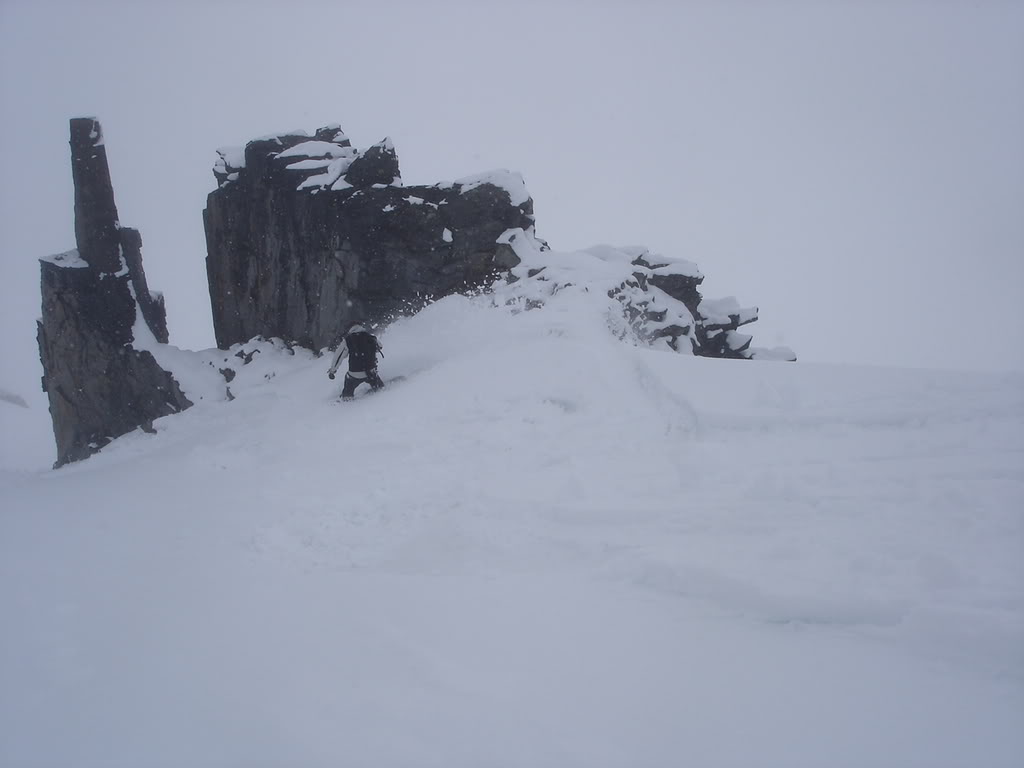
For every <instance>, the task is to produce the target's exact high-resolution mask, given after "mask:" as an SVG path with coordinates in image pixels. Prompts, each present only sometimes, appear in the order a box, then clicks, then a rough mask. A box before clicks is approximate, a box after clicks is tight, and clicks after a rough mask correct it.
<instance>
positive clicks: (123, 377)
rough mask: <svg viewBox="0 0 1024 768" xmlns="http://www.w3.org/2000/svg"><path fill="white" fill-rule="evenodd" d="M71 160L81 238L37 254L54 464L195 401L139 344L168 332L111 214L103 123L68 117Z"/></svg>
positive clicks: (126, 235) (135, 243) (134, 235)
mask: <svg viewBox="0 0 1024 768" xmlns="http://www.w3.org/2000/svg"><path fill="white" fill-rule="evenodd" d="M71 168H72V176H73V179H74V184H75V239H76V241H77V245H78V248H77V249H76V250H72V251H68V252H67V253H62V254H58V255H56V256H50V257H47V258H44V259H41V260H40V266H41V270H42V274H41V284H42V298H43V307H42V309H43V312H42V319H41V320H40V321H39V325H38V334H37V337H38V341H39V354H40V358H41V360H42V363H43V389H44V390H45V391H46V393H47V395H48V397H49V401H50V416H51V418H52V419H53V433H54V438H55V439H56V443H57V461H56V463H55V465H54V466H55V467H59V466H61V465H63V464H66V463H68V462H70V461H76V460H78V459H83V458H86V457H88V456H90V455H91V454H93V453H95V452H96V451H98V450H99V449H100V448H102V447H103V446H104V445H106V444H107V443H108V442H110V441H111V440H112V439H113V438H115V437H118V436H120V435H123V434H126V433H128V432H131V431H132V430H134V429H136V428H138V427H140V426H142V427H149V426H150V425H151V423H152V421H153V419H156V418H159V417H160V416H166V415H168V414H171V413H176V412H178V411H181V410H183V409H185V408H188V407H189V406H190V405H192V403H191V402H190V401H189V400H188V398H186V397H185V395H184V394H183V393H182V391H181V389H180V387H179V386H178V383H177V382H176V381H175V380H174V378H173V377H172V376H171V374H170V373H168V372H167V371H165V370H164V369H162V368H161V367H160V366H159V365H158V364H157V362H156V359H155V358H154V357H153V354H152V353H151V352H150V351H148V350H147V349H146V348H147V347H148V348H153V347H154V346H155V345H157V344H159V343H161V342H163V343H166V341H167V330H166V319H165V314H164V306H163V301H162V299H161V298H159V297H156V298H154V297H153V296H152V295H151V294H150V293H149V289H148V287H147V285H146V279H145V274H144V273H143V271H142V250H141V247H142V240H141V236H140V235H139V233H138V232H137V231H135V230H132V229H122V227H121V225H120V222H119V221H118V217H117V207H116V206H115V204H114V191H113V187H112V185H111V182H110V170H109V168H108V166H107V155H106V148H105V147H104V144H103V132H102V129H101V128H100V124H99V122H98V121H96V120H94V119H92V118H75V119H73V120H71Z"/></svg>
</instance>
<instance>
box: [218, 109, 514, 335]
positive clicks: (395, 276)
mask: <svg viewBox="0 0 1024 768" xmlns="http://www.w3.org/2000/svg"><path fill="white" fill-rule="evenodd" d="M219 154H220V160H219V161H218V163H217V165H216V167H215V168H214V174H215V176H216V178H217V180H218V182H219V183H220V186H219V188H218V189H217V190H215V191H214V192H212V193H210V195H209V197H208V199H207V207H206V210H205V211H204V223H205V227H206V242H207V259H206V267H207V276H208V278H209V285H210V299H211V302H212V305H213V320H214V331H215V334H216V338H217V345H218V346H219V347H221V348H226V347H228V346H230V345H232V344H235V343H239V342H244V341H247V340H248V339H250V338H252V337H254V336H257V335H261V336H264V337H279V338H281V339H285V340H288V341H291V342H296V343H299V344H301V345H303V346H306V347H310V348H312V349H320V348H323V347H324V346H328V345H330V344H331V343H332V342H334V341H335V340H336V339H337V338H338V337H339V336H340V334H341V333H342V332H343V331H344V329H345V328H346V327H347V326H348V324H349V323H350V322H351V321H353V320H354V319H357V318H362V319H367V320H371V321H372V320H377V319H383V318H385V317H387V316H390V315H393V314H394V313H396V312H402V311H406V310H408V309H412V308H415V306H416V305H417V304H419V303H420V302H422V301H424V300H426V299H427V298H429V297H440V296H444V295H447V294H451V293H455V292H459V291H465V290H468V289H472V288H476V287H480V286H483V285H485V284H487V283H488V282H489V281H490V280H491V279H492V278H493V276H494V275H495V273H496V272H497V271H499V270H501V269H507V268H508V267H510V266H513V265H514V264H515V263H517V262H518V259H517V258H516V257H515V254H514V253H513V252H512V251H511V249H509V248H507V247H506V246H502V245H500V244H498V243H496V242H495V241H496V240H497V239H498V237H499V236H500V235H501V234H502V233H503V232H505V231H506V230H508V229H511V228H516V227H519V228H523V229H532V226H533V201H532V200H531V199H530V198H529V196H528V195H527V194H526V192H525V187H524V186H523V184H522V179H521V178H520V177H518V175H517V174H510V173H508V172H495V173H493V174H489V175H483V176H480V177H474V178H470V179H462V180H460V181H458V182H455V183H450V184H443V185H435V186H419V187H403V186H401V179H400V175H399V167H398V157H397V155H396V154H395V150H394V147H393V146H392V145H391V142H390V141H389V140H387V139H385V140H384V141H382V142H380V143H379V144H376V145H374V146H373V147H371V148H370V149H368V150H367V151H365V152H362V153H360V152H358V151H356V150H355V149H353V148H352V146H351V144H350V142H349V140H348V139H347V138H346V137H345V134H344V133H343V132H342V131H341V129H340V128H339V127H338V126H330V127H328V128H322V129H320V130H319V131H317V133H316V134H315V135H314V136H313V137H309V136H303V135H294V134H293V135H284V136H275V137H271V138H267V139H258V140H256V141H251V142H249V143H248V144H247V145H246V147H245V149H244V151H243V150H239V149H222V150H219Z"/></svg>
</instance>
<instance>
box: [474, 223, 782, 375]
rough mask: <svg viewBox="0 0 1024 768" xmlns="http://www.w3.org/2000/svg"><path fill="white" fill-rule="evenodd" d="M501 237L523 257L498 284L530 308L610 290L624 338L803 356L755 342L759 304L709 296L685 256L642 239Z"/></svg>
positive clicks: (747, 355)
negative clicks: (631, 242) (562, 246)
mask: <svg viewBox="0 0 1024 768" xmlns="http://www.w3.org/2000/svg"><path fill="white" fill-rule="evenodd" d="M498 243H499V244H500V245H502V246H504V247H506V248H508V249H509V250H510V251H511V252H512V253H513V254H514V257H515V258H516V259H517V260H518V261H519V264H518V265H517V266H515V267H514V268H512V269H511V270H510V271H509V275H508V278H507V280H505V281H504V282H499V283H497V284H496V285H495V286H494V292H495V296H496V298H497V299H498V300H499V301H501V302H503V303H505V304H509V305H518V306H520V307H522V308H523V309H527V310H528V309H535V308H538V307H541V306H545V305H546V304H548V303H550V302H551V301H553V300H554V301H557V299H556V297H557V296H560V295H564V294H566V293H574V292H575V293H578V292H584V293H590V294H593V295H603V296H606V297H607V298H608V299H609V303H608V323H609V326H610V328H611V329H612V330H613V332H614V333H616V334H617V335H618V336H619V337H620V338H627V337H629V338H631V339H634V340H636V341H639V342H642V343H647V344H650V345H652V346H659V347H664V348H666V349H670V350H673V351H675V352H681V353H684V354H694V355H700V356H704V357H727V358H736V359H753V360H796V355H794V354H793V352H792V350H790V349H788V348H785V347H777V348H775V349H773V350H765V349H758V348H751V347H750V343H751V337H750V336H749V335H747V334H743V333H738V332H737V331H736V329H737V328H738V327H739V326H741V325H746V324H748V323H752V322H754V321H755V320H757V309H756V308H753V307H748V308H743V307H741V306H740V304H739V302H737V301H736V299H735V298H733V297H728V298H725V299H718V300H708V299H704V298H703V297H702V296H701V294H700V292H699V291H698V290H697V287H698V286H699V285H700V284H701V283H702V282H703V280H704V275H703V274H701V272H700V270H699V269H698V268H697V265H696V264H693V263H692V262H690V261H687V260H685V259H678V258H666V257H664V256H661V255H660V254H654V253H651V252H650V251H648V250H647V249H646V248H643V247H637V246H633V247H624V248H614V247H612V246H608V245H599V246H594V247H593V248H588V249H586V250H583V251H575V252H559V251H553V250H551V249H550V247H549V246H548V245H547V243H545V242H543V241H542V240H539V239H538V238H536V237H535V236H534V235H533V232H532V230H524V229H511V230H508V231H507V232H503V233H502V235H501V237H499V238H498Z"/></svg>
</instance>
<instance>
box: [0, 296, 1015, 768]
mask: <svg viewBox="0 0 1024 768" xmlns="http://www.w3.org/2000/svg"><path fill="white" fill-rule="evenodd" d="M606 299H607V297H604V296H602V297H601V300H600V301H598V300H595V298H594V293H593V292H587V291H583V290H581V291H577V292H573V291H562V292H560V293H559V294H558V295H557V296H555V297H553V298H552V299H551V301H549V302H548V304H547V306H545V307H544V308H543V309H539V310H535V311H526V312H517V311H515V309H517V307H515V306H513V307H507V306H504V305H502V306H498V307H495V306H492V305H491V299H490V298H489V297H486V296H484V297H478V298H474V299H469V298H464V297H452V298H448V299H445V300H443V301H440V302H438V303H436V304H434V305H432V306H430V307H428V308H427V309H426V310H424V311H423V312H421V313H420V314H419V315H417V316H415V317H413V318H408V319H404V320H400V321H398V322H397V323H395V324H393V325H392V326H391V327H390V328H388V329H387V330H386V331H385V332H383V333H382V335H381V341H382V343H383V345H384V351H385V354H386V357H385V358H384V359H383V362H382V368H381V373H382V375H383V377H384V378H385V379H390V378H392V377H396V376H405V377H407V378H406V379H405V380H404V381H401V382H398V383H395V384H393V385H391V387H390V388H388V389H387V390H385V391H383V392H381V393H377V394H373V395H366V396H359V397H357V399H356V401H355V402H352V403H337V402H336V400H335V398H336V396H337V394H338V389H339V387H338V382H331V381H329V380H328V379H327V377H326V375H325V373H326V369H327V366H328V364H329V359H328V358H327V357H316V356H314V355H313V354H312V353H309V352H304V351H301V350H299V351H295V352H294V354H292V353H290V351H289V350H288V349H287V347H285V346H284V345H283V344H280V343H272V342H262V343H250V344H249V345H245V347H244V349H242V348H240V349H238V350H230V351H226V352H221V351H216V350H211V351H208V352H203V353H187V352H182V351H178V350H174V349H173V348H167V349H165V350H164V351H163V352H162V353H161V354H163V355H164V357H163V358H162V359H161V364H163V365H168V366H170V367H172V368H173V369H174V370H175V373H176V375H178V376H179V378H180V379H181V380H182V382H183V386H185V388H186V390H187V391H188V393H189V396H190V397H192V398H193V399H195V401H196V403H197V405H196V406H195V407H194V408H192V409H190V410H188V411H186V412H185V413H183V414H180V415H177V416H173V417H168V418H165V419H161V420H158V421H157V422H156V424H155V426H156V428H157V434H155V435H150V434H146V433H143V432H141V431H140V432H137V433H134V434H132V435H128V436H126V437H124V438H122V439H119V440H117V441H115V442H114V443H112V444H111V445H109V446H108V447H107V448H105V449H104V450H103V451H102V452H101V453H100V454H98V455H96V456H94V457H93V458H91V459H89V460H88V461H84V462H81V463H78V464H74V465H71V466H68V467H65V468H64V469H61V470H59V471H44V470H39V471H36V472H26V471H13V470H7V471H4V472H2V473H0V494H2V498H3V500H4V503H3V507H2V511H0V616H2V617H3V627H4V630H3V632H2V633H0V681H2V684H0V765H4V766H8V765H10V766H31V765H47V766H49V765H53V766H56V765H79V766H93V765H104V766H108V765H117V766H139V765H145V766H223V765H252V766H282V765H295V766H299V765H302V766H328V765H330V766H339V765H351V766H367V765H380V766H420V765H423V766H481V765H488V766H559V767H560V768H561V767H564V766H587V767H589V766H682V765H693V766H737V765H743V766H754V765H756V766H822V765H828V766H856V767H857V768H863V767H864V766H977V765H985V766H1019V765H1021V764H1024V729H1022V728H1021V723H1022V720H1024V557H1022V554H1024V473H1022V467H1024V379H1022V377H1021V376H1020V375H1017V374H981V373H977V374H974V373H945V372H935V371H913V370H896V369H883V368H854V367H842V366H823V365H807V364H800V363H797V364H787V363H763V364H751V363H748V362H741V361H722V360H708V359H702V358H693V357H689V356H686V355H676V354H671V353H667V352H662V351H657V350H653V349H649V348H644V347H638V346H631V345H629V344H626V343H622V342H619V341H616V340H615V338H614V336H613V334H611V333H609V330H608V316H607V313H606V309H607V305H606V303H605V300H606ZM140 335H141V331H140ZM236 351H240V352H249V353H251V355H252V362H251V363H250V364H249V365H245V366H243V365H242V364H241V363H242V361H241V359H240V358H238V357H236V356H235V352H236ZM227 366H230V367H232V368H234V369H235V370H236V371H237V374H238V375H237V376H236V377H235V379H234V380H233V381H232V382H231V384H230V387H231V391H232V394H233V396H234V398H235V399H234V400H232V401H230V402H228V401H227V400H226V392H225V389H224V381H223V379H222V378H221V377H220V374H218V373H217V372H216V369H217V368H222V367H227ZM3 410H4V411H10V412H12V413H14V414H17V413H18V412H23V411H24V409H20V408H15V407H13V406H11V405H9V404H4V407H3ZM3 439H4V440H5V441H11V440H15V439H17V438H16V437H15V436H13V435H11V434H10V433H5V434H4V438H3Z"/></svg>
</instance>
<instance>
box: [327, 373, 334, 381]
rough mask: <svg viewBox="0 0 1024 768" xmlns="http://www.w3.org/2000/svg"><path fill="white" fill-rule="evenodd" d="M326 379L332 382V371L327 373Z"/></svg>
mask: <svg viewBox="0 0 1024 768" xmlns="http://www.w3.org/2000/svg"><path fill="white" fill-rule="evenodd" d="M327 378H328V379H330V380H331V381H334V371H331V372H329V373H328V374H327Z"/></svg>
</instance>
